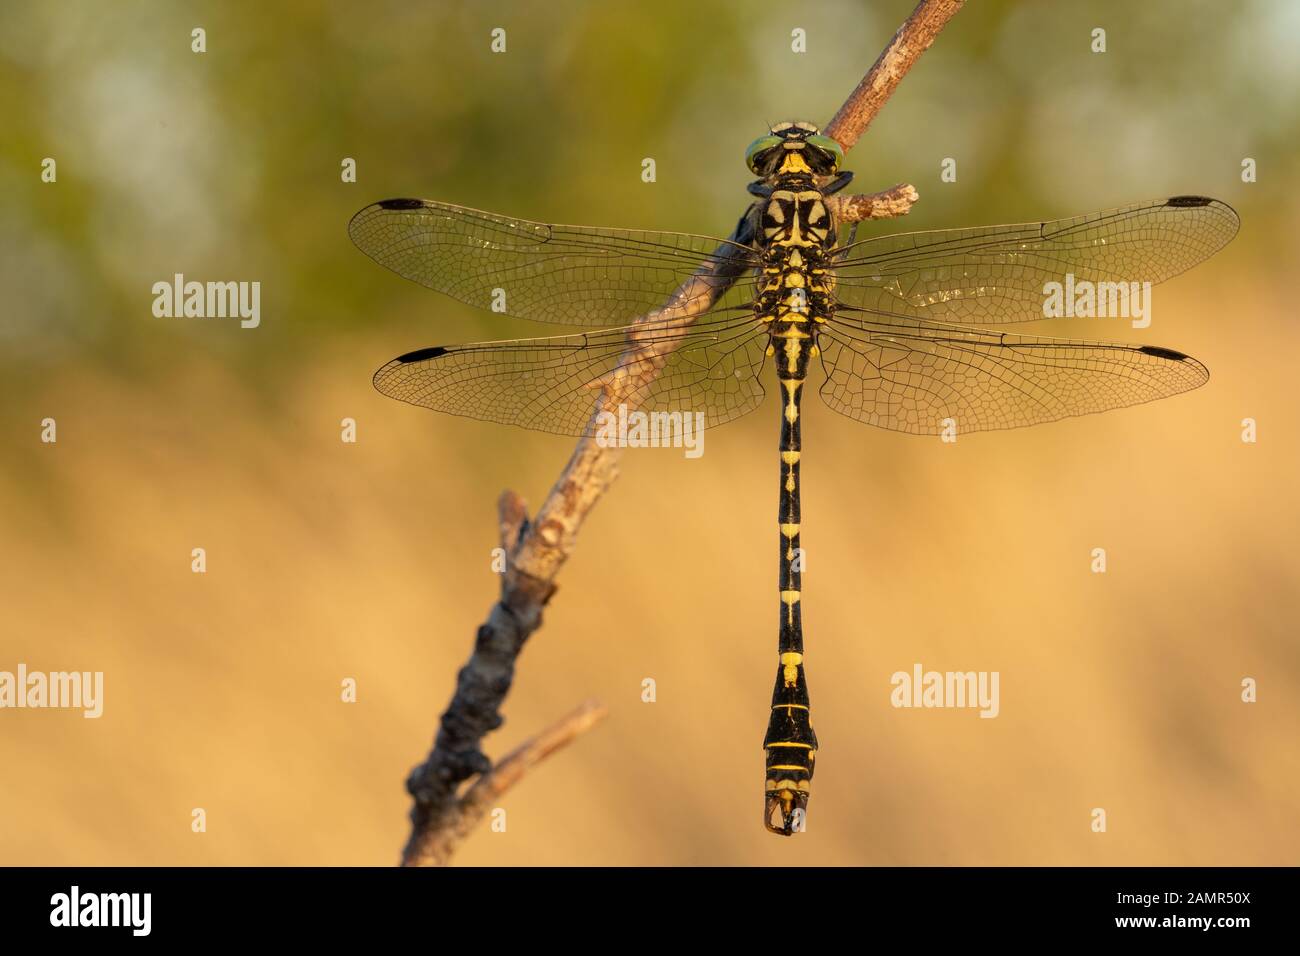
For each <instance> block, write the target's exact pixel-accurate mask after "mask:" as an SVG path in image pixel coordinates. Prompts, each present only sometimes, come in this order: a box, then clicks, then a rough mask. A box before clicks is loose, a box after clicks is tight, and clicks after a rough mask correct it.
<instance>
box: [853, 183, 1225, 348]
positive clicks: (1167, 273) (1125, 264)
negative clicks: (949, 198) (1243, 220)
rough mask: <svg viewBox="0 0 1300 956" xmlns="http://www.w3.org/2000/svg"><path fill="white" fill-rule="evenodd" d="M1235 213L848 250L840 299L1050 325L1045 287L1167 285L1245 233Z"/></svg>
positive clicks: (987, 230) (1218, 206)
mask: <svg viewBox="0 0 1300 956" xmlns="http://www.w3.org/2000/svg"><path fill="white" fill-rule="evenodd" d="M1239 224H1240V222H1239V220H1238V218H1237V214H1236V212H1234V211H1233V209H1232V207H1231V206H1228V205H1227V204H1225V203H1222V202H1219V201H1218V200H1215V199H1206V198H1204V197H1202V196H1176V197H1174V198H1173V199H1161V200H1155V201H1152V202H1145V203H1138V204H1136V205H1132V206H1126V207H1124V208H1122V209H1112V210H1109V211H1108V212H1100V213H1093V214H1091V215H1087V216H1077V217H1075V218H1073V219H1058V220H1056V221H1055V222H1034V223H1024V224H1021V225H1009V226H986V227H980V228H973V229H944V230H938V231H934V232H910V233H902V234H900V235H892V236H881V237H880V238H876V239H867V240H864V241H862V242H857V243H854V244H853V245H850V246H845V247H843V248H842V249H840V250H838V252H837V258H836V262H835V266H834V269H835V274H836V280H837V281H836V287H835V297H836V299H837V300H838V301H839V302H842V303H844V304H845V305H848V306H853V307H856V308H859V309H869V310H875V311H880V312H886V313H890V312H892V313H902V314H906V315H911V316H914V317H916V318H920V319H928V320H931V321H939V322H948V323H958V324H965V323H967V322H970V323H977V324H986V325H998V324H1003V323H1009V322H1030V321H1033V320H1035V319H1042V318H1043V317H1044V316H1043V305H1044V301H1045V299H1046V292H1045V289H1044V286H1045V285H1046V284H1047V283H1049V282H1058V283H1062V284H1064V283H1065V281H1066V278H1065V277H1066V275H1067V273H1068V274H1071V275H1073V276H1074V278H1075V280H1076V281H1077V280H1087V281H1089V282H1108V281H1114V282H1151V283H1153V284H1154V283H1157V282H1163V281H1164V280H1166V279H1169V278H1171V277H1173V276H1176V275H1178V274H1179V273H1181V272H1184V271H1186V270H1187V269H1190V268H1191V267H1192V266H1194V265H1196V264H1197V263H1198V262H1202V261H1204V260H1205V259H1208V258H1209V257H1210V256H1212V255H1213V254H1214V253H1215V252H1217V251H1218V250H1219V249H1222V248H1223V247H1224V246H1225V245H1226V244H1227V243H1228V241H1229V240H1230V239H1231V238H1232V237H1233V236H1234V235H1236V233H1237V227H1238V225H1239Z"/></svg>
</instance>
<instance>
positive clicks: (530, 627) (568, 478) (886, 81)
mask: <svg viewBox="0 0 1300 956" xmlns="http://www.w3.org/2000/svg"><path fill="white" fill-rule="evenodd" d="M963 2H964V0H922V2H921V3H920V4H919V5H918V6H917V8H916V9H915V10H914V11H913V13H912V15H911V16H910V17H908V19H907V21H906V22H905V23H904V24H903V25H902V27H900V28H899V30H898V32H897V33H896V34H895V35H894V38H893V40H891V41H890V44H889V46H888V47H886V49H885V51H884V52H883V53H881V55H880V57H879V58H878V59H877V60H876V62H875V64H874V65H873V66H872V67H871V69H870V70H869V71H868V72H867V74H866V76H865V77H863V80H862V82H861V83H859V84H858V87H857V89H855V90H854V91H853V94H852V95H851V96H850V97H849V98H848V100H846V101H845V103H844V105H843V106H842V107H841V108H840V110H839V112H838V113H836V114H835V117H834V119H832V120H831V122H830V124H829V125H828V126H827V127H826V129H825V132H826V134H827V135H829V136H832V137H834V138H835V139H836V140H837V141H838V142H839V143H840V144H841V145H843V146H844V148H845V150H846V151H847V150H848V149H849V148H851V147H852V146H853V144H854V143H856V142H857V141H858V138H859V137H860V136H861V135H862V133H863V131H864V130H866V128H867V126H868V125H869V124H870V123H871V121H872V120H873V119H874V118H875V116H876V114H877V113H879V112H880V109H881V107H883V106H884V105H885V102H886V101H887V100H888V99H889V96H890V94H892V93H893V91H894V89H895V87H897V86H898V83H899V81H900V80H901V79H902V78H903V75H904V74H905V73H906V72H907V71H908V70H909V69H911V67H912V65H913V64H914V63H915V62H916V60H917V58H918V57H919V56H920V55H921V54H922V53H923V52H924V51H925V50H926V49H927V48H928V47H929V46H930V44H931V43H932V42H934V38H935V37H936V36H937V35H938V33H939V31H940V30H942V29H943V27H944V25H945V24H946V23H947V22H948V20H949V19H951V18H952V16H953V14H954V13H956V12H957V10H959V9H960V8H961V6H962V3H963ZM916 199H917V194H916V190H915V189H914V188H913V187H912V186H910V185H908V184H906V183H900V184H899V185H897V186H894V187H892V188H890V189H887V190H884V191H883V192H879V193H874V194H871V195H865V196H844V197H831V201H832V203H833V204H834V206H833V208H834V210H835V212H836V214H837V215H838V217H839V219H840V221H841V222H858V221H861V220H865V219H883V218H890V217H894V216H902V215H906V214H907V212H908V210H909V209H910V208H911V206H912V203H914V202H915V201H916ZM749 219H750V217H749V216H746V217H745V218H744V219H742V221H741V225H740V226H738V227H737V232H736V233H735V234H733V236H732V237H731V238H732V239H733V240H742V241H743V239H744V236H743V232H744V230H745V228H746V223H748V222H749ZM726 259H727V255H726V249H725V247H723V248H720V249H719V250H718V252H717V253H716V254H715V256H714V257H713V262H712V264H711V265H710V266H707V267H704V266H702V267H701V271H700V272H699V273H697V274H696V276H693V277H692V278H691V279H688V280H687V281H686V282H685V283H683V284H682V286H681V287H680V288H678V289H677V290H676V292H675V293H674V294H673V295H672V296H670V297H669V299H668V300H667V301H666V302H665V305H664V307H663V308H661V309H659V310H656V311H655V312H652V313H650V314H649V315H647V316H646V317H645V319H644V320H643V321H655V322H656V323H657V328H658V329H659V331H661V332H662V330H663V329H664V327H665V326H664V323H665V322H666V323H669V324H670V325H671V326H676V325H678V324H680V325H681V326H683V327H685V326H688V325H689V324H690V323H691V322H693V321H694V320H695V318H696V317H697V316H699V315H701V314H703V313H704V312H706V311H707V310H708V309H709V308H710V307H712V306H713V304H714V303H715V302H716V301H717V299H718V298H719V297H720V296H721V295H722V293H723V292H724V291H725V290H726V284H725V283H722V282H719V281H718V280H719V277H721V278H722V279H724V280H726V281H731V280H734V279H735V278H736V276H735V275H728V274H727V271H728V270H727V267H726ZM738 274H739V273H737V275H738ZM647 339H648V340H647V341H637V339H636V336H635V335H633V336H630V337H629V342H628V346H627V350H626V352H625V354H624V360H623V361H622V362H621V363H620V371H619V374H618V375H617V376H610V377H608V378H606V379H603V380H601V381H600V382H599V383H595V384H597V385H599V388H598V389H597V390H596V391H594V392H593V417H594V415H595V414H598V413H599V412H600V411H602V410H604V409H606V408H610V407H614V406H616V405H617V404H618V403H619V402H620V401H622V400H626V397H627V396H628V395H629V394H632V393H634V392H635V391H637V389H638V388H643V387H644V386H645V385H646V384H647V383H649V382H650V381H652V380H653V379H654V377H655V376H656V375H657V374H658V373H659V370H660V369H661V368H662V366H663V362H664V357H665V355H666V353H667V352H669V351H671V349H672V347H673V345H674V342H673V340H672V337H671V336H664V335H662V334H658V335H654V336H649V337H647ZM593 432H594V430H593ZM618 460H619V450H618V449H617V448H612V447H604V446H602V445H600V444H598V443H597V442H596V440H595V439H594V438H592V437H587V438H582V439H580V440H579V441H578V444H577V446H576V447H575V448H574V450H573V454H572V455H571V456H570V457H569V461H568V464H566V465H565V466H564V469H563V471H561V472H560V476H559V478H558V479H557V480H556V482H555V485H554V486H553V487H552V488H551V491H550V493H549V494H548V495H547V496H546V499H545V500H544V501H543V502H542V504H541V506H540V507H539V508H538V509H537V515H536V517H535V518H534V519H533V520H532V521H529V520H528V513H527V508H526V506H525V505H524V502H523V500H522V499H521V498H520V497H519V496H518V495H516V494H515V493H514V492H511V491H506V492H504V493H502V495H501V498H500V501H499V503H498V513H499V523H500V528H501V546H502V548H503V549H504V551H505V554H506V562H507V564H506V572H505V574H504V575H503V576H502V582H501V595H500V597H499V598H498V600H497V602H496V604H494V605H493V607H492V609H491V611H489V613H488V618H487V620H486V621H485V622H484V623H483V624H482V625H480V627H479V629H478V633H477V636H476V638H475V643H474V651H473V653H472V654H471V655H470V659H469V660H468V661H467V662H466V664H465V666H464V667H462V668H461V670H460V673H459V675H458V677H457V683H456V693H455V695H454V696H453V697H452V700H451V703H450V705H448V707H447V710H446V712H445V713H444V714H443V715H442V721H441V724H440V726H439V730H438V735H437V738H436V739H435V741H434V746H433V750H432V751H431V752H430V753H429V756H428V758H427V759H426V760H425V762H424V763H422V764H420V765H419V766H417V767H416V768H415V769H414V770H412V771H411V775H410V777H409V778H408V780H407V789H408V790H409V791H410V793H411V796H412V797H413V799H414V806H413V807H412V809H411V836H410V839H409V840H408V841H407V845H406V848H405V850H404V851H403V854H402V863H403V864H404V865H406V866H429V865H441V864H446V863H447V862H448V861H449V860H450V858H451V855H452V853H453V852H454V850H455V849H456V847H457V846H458V845H459V844H460V842H461V841H462V840H463V839H464V837H465V836H466V834H468V833H469V831H470V830H471V829H472V828H473V826H474V825H475V824H476V823H477V822H478V821H479V820H480V819H481V818H482V817H483V815H484V814H485V813H486V812H487V811H488V810H489V809H491V807H492V805H493V803H494V802H495V801H496V800H497V799H499V797H500V796H501V795H502V794H503V793H504V792H505V791H506V790H507V789H508V788H510V787H511V786H513V785H514V784H515V783H517V782H518V781H519V780H520V779H521V778H522V777H523V776H524V775H525V774H526V773H527V772H528V771H529V770H530V769H531V768H532V767H533V766H535V765H536V764H537V763H538V762H540V761H541V760H543V759H545V758H546V757H547V756H548V755H549V754H551V753H553V752H554V751H556V750H558V749H559V748H560V747H563V746H564V745H565V744H567V743H568V742H569V741H571V740H573V739H574V738H576V737H577V736H578V735H579V734H581V733H584V732H585V731H586V730H588V729H590V728H591V727H592V726H593V725H594V724H596V723H597V722H598V721H599V720H600V719H601V718H602V717H604V715H605V709H604V707H603V706H601V705H599V704H598V703H596V702H594V701H592V702H588V703H587V704H584V705H583V706H582V707H580V708H579V709H578V710H576V711H574V712H573V713H572V714H570V715H569V716H568V717H566V718H564V719H563V720H561V721H560V722H559V723H557V724H555V725H554V726H553V727H551V728H550V729H548V730H546V731H544V732H543V733H541V734H540V735H538V736H537V737H535V738H533V739H532V740H530V741H528V742H527V743H525V744H524V745H523V746H522V747H520V748H519V749H518V750H516V751H514V752H513V753H511V754H510V755H509V756H507V757H506V758H504V759H503V760H501V761H500V762H499V763H497V764H496V765H495V766H493V765H492V762H491V761H490V760H489V759H488V758H487V756H486V755H485V754H484V753H483V751H482V749H481V744H482V740H483V737H484V736H485V735H486V734H487V733H489V732H490V731H493V730H496V729H497V728H498V727H500V726H501V723H502V721H503V718H502V717H501V714H500V707H501V704H502V703H503V702H504V700H505V697H506V694H507V693H509V691H510V686H511V683H512V681H513V679H514V667H515V661H516V660H517V658H518V656H519V653H520V651H521V650H522V649H523V646H524V642H525V641H526V640H527V639H528V637H529V635H531V634H532V633H533V631H535V630H537V628H539V627H540V626H541V623H542V608H544V607H545V606H546V603H547V602H548V601H549V600H550V599H551V596H552V595H553V594H554V593H555V588H556V585H555V578H556V576H557V575H558V573H559V571H560V568H561V567H563V566H564V562H565V561H567V560H568V558H569V556H570V555H571V554H572V553H573V550H574V547H575V544H576V541H577V535H578V531H579V530H580V529H581V527H582V523H583V521H585V520H586V518H587V515H588V514H590V513H591V511H592V509H593V508H595V506H596V503H597V502H599V501H600V499H601V498H602V497H603V496H604V494H605V492H606V491H607V490H608V489H609V487H610V485H612V484H613V482H614V480H615V479H616V478H617V477H618ZM472 777H477V778H478V779H477V780H476V781H475V782H474V783H473V784H471V785H470V786H469V787H468V788H465V787H463V786H462V785H463V784H464V782H465V781H466V780H469V779H470V778H472Z"/></svg>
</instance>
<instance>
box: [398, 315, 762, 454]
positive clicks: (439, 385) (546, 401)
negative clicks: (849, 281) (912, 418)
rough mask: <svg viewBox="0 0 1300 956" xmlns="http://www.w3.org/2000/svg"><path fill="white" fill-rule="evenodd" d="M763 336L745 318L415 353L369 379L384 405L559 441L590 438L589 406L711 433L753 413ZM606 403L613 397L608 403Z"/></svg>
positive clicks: (759, 392) (654, 324) (651, 325)
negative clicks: (682, 421) (699, 416)
mask: <svg viewBox="0 0 1300 956" xmlns="http://www.w3.org/2000/svg"><path fill="white" fill-rule="evenodd" d="M766 348H767V332H766V329H765V327H764V326H763V325H762V324H761V323H760V322H758V321H757V320H756V319H754V317H753V315H752V313H748V312H745V313H743V314H741V315H737V314H731V315H727V316H711V317H710V318H709V319H708V320H707V321H703V322H700V323H697V324H695V325H691V326H686V327H682V325H681V323H680V321H674V322H666V321H659V322H646V323H642V324H638V325H635V326H631V327H628V328H622V329H610V330H607V331H601V332H587V333H583V334H579V335H559V336H552V337H548V338H539V339H517V340H514V341H509V342H480V343H476V344H471V345H448V346H445V347H442V346H440V347H437V348H428V349H421V350H419V351H417V352H411V353H409V354H407V355H403V356H401V357H399V358H396V359H394V360H393V361H391V362H389V363H388V364H387V365H385V366H384V367H383V368H381V369H380V370H379V371H378V372H376V373H375V379H374V382H375V388H377V389H379V391H381V392H383V393H384V394H385V395H388V396H390V397H391V398H396V399H399V400H400V401H403V402H409V403H410V404H412V405H422V406H424V407H425V408H432V409H434V410H436V411H440V412H448V413H450V414H453V415H463V416H465V417H467V418H477V419H482V420H486V421H493V422H501V423H502V424H507V425H519V426H521V427H523V428H531V429H535V430H538V431H544V432H551V433H553V434H558V435H584V434H589V433H590V426H589V422H590V419H591V416H592V414H593V412H594V411H595V410H596V407H597V404H598V403H599V402H602V401H604V402H605V403H606V404H607V405H612V406H613V407H615V408H616V407H617V405H618V404H619V403H621V402H626V403H627V405H628V406H629V407H630V408H636V409H639V410H642V411H646V412H682V413H686V412H703V413H704V425H705V427H708V428H711V427H713V426H716V425H721V424H724V423H725V422H729V421H731V420H732V419H735V418H739V417H740V416H741V415H744V414H746V413H747V412H750V411H753V410H754V409H755V408H757V407H758V405H759V403H760V402H762V400H763V384H762V381H761V378H760V373H761V372H762V368H763V362H764V358H765V352H766ZM610 396H612V398H611V397H610Z"/></svg>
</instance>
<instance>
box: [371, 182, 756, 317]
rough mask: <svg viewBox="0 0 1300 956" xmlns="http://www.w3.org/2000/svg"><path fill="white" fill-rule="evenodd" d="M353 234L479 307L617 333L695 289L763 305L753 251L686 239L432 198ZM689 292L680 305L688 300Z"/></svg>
mask: <svg viewBox="0 0 1300 956" xmlns="http://www.w3.org/2000/svg"><path fill="white" fill-rule="evenodd" d="M348 235H350V236H351V237H352V241H353V242H354V243H356V245H357V248H359V249H360V250H361V251H362V252H364V253H365V254H366V255H368V256H370V258H372V259H374V260H375V261H376V262H378V263H379V264H380V265H382V266H384V267H385V268H388V269H391V270H393V271H394V272H396V273H397V274H398V275H400V276H403V277H404V278H407V279H410V280H412V281H414V282H418V283H419V284H420V285H422V286H426V287H427V288H430V289H435V290H437V291H438V292H442V293H444V294H446V295H449V296H451V297H452V298H454V299H459V300H460V301H461V302H465V303H467V304H469V305H475V306H478V307H480V308H484V309H494V310H495V311H497V312H504V313H505V314H507V315H514V316H518V317H520V318H524V319H534V320H536V321H539V322H552V323H556V324H559V325H577V326H584V327H588V328H608V327H610V326H622V325H627V324H629V323H631V322H633V321H634V320H635V319H637V318H638V317H639V316H641V315H643V314H645V313H647V312H649V311H651V310H652V309H657V308H660V307H663V306H664V305H665V303H666V302H667V304H668V305H669V306H672V305H674V304H677V303H676V302H675V301H674V299H673V297H674V290H677V289H678V287H679V286H680V285H681V284H682V283H683V282H684V281H686V280H688V279H691V280H692V281H694V282H695V283H697V285H696V286H695V287H694V288H695V289H696V291H698V290H699V284H700V283H702V284H706V285H710V286H712V289H713V295H714V297H715V298H717V297H719V296H720V295H721V293H722V292H723V291H724V290H725V289H727V288H728V287H730V286H732V285H733V284H735V285H738V286H740V288H738V289H737V291H736V298H737V300H747V301H751V302H752V301H753V298H754V290H753V282H754V279H753V276H752V272H753V270H754V268H755V267H756V266H757V264H758V252H757V251H756V250H755V249H754V248H752V247H751V246H747V245H743V244H740V243H735V242H730V241H728V240H725V239H712V238H709V237H708V236H693V235H688V234H686V233H674V232H648V231H644V230H632V229H600V228H593V227H587V226H556V225H548V224H546V223H540V222H529V221H527V220H524V219H511V218H510V217H508V216H498V215H495V214H494V213H489V212H481V211H479V210H477V209H467V208H465V207H463V206H452V205H448V204H446V203H439V202H431V201H429V200H424V199H386V200H384V201H383V202H379V203H375V204H374V205H371V206H367V207H366V208H365V209H362V210H361V211H360V212H358V213H357V214H356V215H355V216H353V217H352V221H351V223H349V224H348ZM680 294H681V293H680V291H679V292H678V293H677V296H678V297H680Z"/></svg>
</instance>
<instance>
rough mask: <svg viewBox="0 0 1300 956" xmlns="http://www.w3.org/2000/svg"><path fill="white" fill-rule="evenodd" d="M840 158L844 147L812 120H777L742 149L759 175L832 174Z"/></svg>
mask: <svg viewBox="0 0 1300 956" xmlns="http://www.w3.org/2000/svg"><path fill="white" fill-rule="evenodd" d="M842 162H844V150H843V149H842V148H841V147H840V144H839V143H837V142H835V140H833V139H831V138H830V137H829V136H823V135H822V134H821V133H820V132H819V131H818V129H817V127H816V126H814V125H813V124H812V123H777V124H776V125H775V126H773V127H772V129H771V131H770V132H769V133H768V134H767V135H766V136H760V137H759V138H758V139H756V140H754V142H752V143H750V144H749V149H748V150H746V151H745V164H746V165H747V166H749V171H750V172H751V173H753V174H754V175H755V176H758V177H759V178H760V179H773V178H775V177H777V176H783V175H793V174H798V173H803V174H805V175H809V176H834V175H835V174H836V173H838V172H839V170H840V164H841V163H842Z"/></svg>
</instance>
